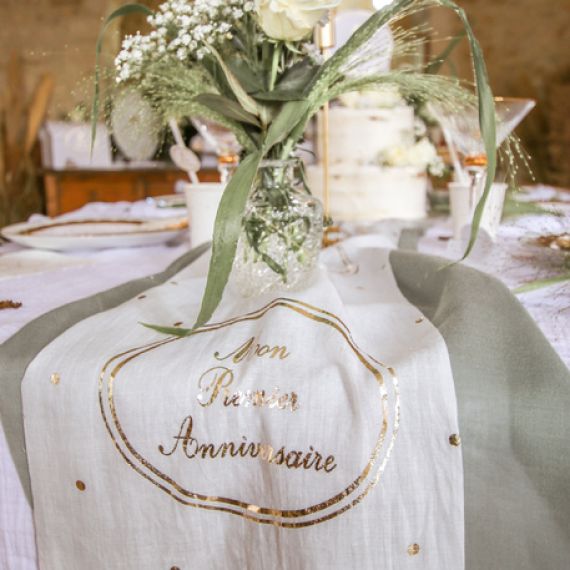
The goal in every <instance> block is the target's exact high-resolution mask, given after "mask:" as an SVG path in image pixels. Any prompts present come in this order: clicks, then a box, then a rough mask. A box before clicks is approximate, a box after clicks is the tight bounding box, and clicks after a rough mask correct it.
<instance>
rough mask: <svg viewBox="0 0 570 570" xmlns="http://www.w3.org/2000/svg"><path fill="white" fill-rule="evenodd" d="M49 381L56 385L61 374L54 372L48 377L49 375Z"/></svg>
mask: <svg viewBox="0 0 570 570" xmlns="http://www.w3.org/2000/svg"><path fill="white" fill-rule="evenodd" d="M49 381H50V382H51V383H52V384H53V385H54V386H57V385H58V384H59V383H60V381H61V376H60V375H59V374H58V373H57V372H54V373H53V374H52V375H51V376H50V377H49Z"/></svg>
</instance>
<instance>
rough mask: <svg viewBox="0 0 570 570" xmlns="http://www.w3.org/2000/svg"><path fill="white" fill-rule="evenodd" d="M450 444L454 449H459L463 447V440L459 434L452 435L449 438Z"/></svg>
mask: <svg viewBox="0 0 570 570" xmlns="http://www.w3.org/2000/svg"><path fill="white" fill-rule="evenodd" d="M449 444H450V445H453V447H459V446H460V445H461V438H460V437H459V435H458V434H456V433H452V434H451V435H450V436H449Z"/></svg>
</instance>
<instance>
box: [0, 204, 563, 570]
mask: <svg viewBox="0 0 570 570" xmlns="http://www.w3.org/2000/svg"><path fill="white" fill-rule="evenodd" d="M560 208H561V209H563V210H564V211H565V213H566V215H565V217H561V218H553V217H542V216H525V217H521V218H515V219H512V220H510V221H507V222H506V223H505V224H503V226H502V227H501V229H500V231H499V235H498V239H497V243H496V244H490V243H486V244H485V242H484V240H483V241H482V242H481V244H480V245H479V246H478V248H477V250H476V251H475V252H474V254H473V256H472V257H471V258H470V259H469V260H468V262H467V263H468V264H470V265H472V266H474V267H476V268H479V269H482V270H484V271H487V272H489V273H491V274H493V275H495V276H497V277H498V278H499V279H501V280H502V281H503V282H504V283H505V284H506V285H507V286H508V287H510V288H513V287H516V286H519V285H521V284H523V283H525V282H527V281H529V280H533V279H537V278H543V277H546V276H548V275H553V274H555V273H556V271H557V269H556V267H553V264H554V261H553V259H554V258H553V257H552V255H550V254H549V252H544V254H543V253H542V252H540V251H537V250H536V249H530V248H529V247H528V246H527V244H526V242H525V241H524V240H525V239H526V238H527V237H528V236H529V235H533V234H534V235H539V234H541V233H560V232H562V231H568V225H569V220H570V205H561V206H560ZM179 212H180V211H179V210H174V211H166V210H158V209H156V208H155V207H154V206H152V205H149V204H146V203H136V204H128V203H118V204H91V205H88V206H86V207H85V208H83V209H82V210H80V211H78V212H75V213H72V214H68V215H67V216H66V217H68V218H81V217H90V216H95V217H97V218H101V217H104V216H108V217H110V218H113V217H115V218H116V217H121V218H124V217H126V216H133V217H141V216H156V215H160V216H167V215H179ZM428 226H429V227H428V229H427V231H426V232H425V234H424V236H423V237H422V238H421V239H420V241H419V244H418V248H419V251H421V252H424V253H428V254H433V255H440V256H444V257H448V258H450V259H457V258H458V254H459V252H460V248H461V244H457V243H455V242H453V241H451V240H448V239H447V238H448V237H449V236H450V233H451V232H450V226H449V223H448V222H447V220H445V219H444V218H436V219H434V220H431V221H430V222H429V224H428ZM395 228H396V229H395ZM400 229H401V224H400V226H398V225H395V224H393V223H380V224H376V225H375V226H374V231H377V232H380V233H382V234H384V236H385V237H386V241H387V243H388V244H392V246H393V247H397V244H398V241H399V237H400ZM442 238H444V239H442ZM189 248H190V243H189V241H188V240H187V239H186V238H185V236H184V239H180V240H179V241H178V242H177V243H174V244H168V245H164V246H158V247H147V248H137V249H128V250H127V249H123V250H106V251H100V252H80V253H77V254H74V255H69V254H68V255H64V254H52V253H41V252H30V251H27V250H23V249H21V248H18V247H17V246H14V245H11V244H3V245H2V246H0V299H12V300H14V301H17V302H21V303H22V307H21V308H20V309H8V310H3V311H2V312H0V317H1V318H0V342H3V341H4V340H6V339H7V338H9V337H10V336H11V335H12V334H14V333H15V332H16V331H18V330H19V329H20V328H21V327H23V326H24V325H25V324H26V323H28V322H30V321H31V320H33V319H34V318H36V317H38V316H40V315H41V314H43V313H46V312H47V311H49V310H51V309H55V308H57V307H59V306H62V305H64V304H66V303H68V302H71V301H74V300H77V299H81V298H84V297H87V296H90V295H92V294H95V293H97V292H99V291H103V290H105V289H108V288H111V287H113V286H116V285H119V284H121V283H124V282H126V281H129V280H131V279H135V278H138V277H142V276H145V275H149V274H152V273H156V272H159V271H161V270H163V269H164V268H165V267H167V266H168V265H169V264H170V263H171V262H172V261H174V260H175V259H176V258H178V257H179V256H180V255H182V254H183V253H184V252H186V251H188V249H189ZM18 260H20V261H21V263H20V265H19V266H18V264H17V263H16V262H17V261H18ZM519 298H520V300H521V302H522V304H523V305H524V306H525V307H526V308H527V310H528V311H529V312H530V314H531V315H532V316H533V317H534V318H535V320H536V321H537V323H538V324H539V326H540V327H541V329H542V330H543V332H544V334H545V335H546V337H547V338H548V339H549V340H550V342H551V344H552V345H553V346H554V348H555V349H556V350H557V352H558V354H559V355H560V356H561V358H562V359H563V360H564V361H565V362H566V364H567V365H570V342H569V340H570V339H569V333H568V331H569V330H570V326H569V325H570V283H564V284H559V285H556V286H551V287H548V288H544V289H539V290H537V291H534V292H532V293H526V294H524V295H520V296H519ZM8 457H9V452H8V450H7V448H6V442H5V440H4V435H3V433H1V432H0V458H8ZM0 473H1V476H0V504H1V505H2V509H0V567H10V568H12V567H14V568H22V569H26V570H32V569H33V568H35V544H34V541H33V524H32V517H31V509H30V507H29V506H28V504H27V503H26V502H25V501H24V500H23V498H22V496H21V490H20V489H19V480H18V478H17V475H16V472H15V470H14V467H13V464H11V462H10V463H6V462H5V461H2V465H1V469H0ZM16 499H18V500H16ZM15 560H17V561H18V563H17V566H13V564H15V562H14V561H15ZM10 564H12V566H10Z"/></svg>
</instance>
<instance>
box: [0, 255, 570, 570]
mask: <svg viewBox="0 0 570 570" xmlns="http://www.w3.org/2000/svg"><path fill="white" fill-rule="evenodd" d="M207 247H208V246H207V245H206V246H203V247H201V248H198V249H196V250H193V251H191V252H189V253H188V254H187V255H185V256H183V257H182V258H180V259H179V260H178V261H177V262H175V263H174V264H173V265H171V266H170V267H169V268H168V269H167V270H166V271H165V272H164V273H162V274H159V275H155V276H152V277H148V278H144V279H140V280H137V281H133V282H130V283H128V284H125V285H123V286H120V287H117V288H115V289H112V290H110V291H107V292H105V293H101V294H98V295H95V296H93V297H90V298H88V299H85V300H82V301H78V302H76V303H72V304H70V305H67V306H65V307H62V308H60V309H57V310H55V311H52V312H51V313H48V314H47V315H44V316H42V317H41V318H39V319H37V320H36V321H34V322H32V323H30V324H29V325H27V326H26V327H25V328H24V329H22V330H21V331H20V332H19V333H17V334H16V335H15V336H14V337H12V338H11V339H9V340H8V341H7V342H6V343H4V344H3V345H1V346H0V369H1V370H2V376H1V386H0V417H1V420H2V422H3V427H4V431H5V434H6V438H7V440H8V443H9V446H10V449H11V451H12V454H13V458H14V461H15V463H16V466H17V468H18V472H19V475H20V478H21V480H22V484H23V486H24V489H25V490H26V494H27V496H28V498H29V499H30V496H31V495H30V483H29V475H28V471H27V462H26V456H25V449H24V435H23V423H22V417H21V394H20V382H21V379H22V377H23V375H24V372H25V370H26V368H27V366H28V364H29V363H30V362H31V361H32V360H33V358H34V357H35V356H36V354H37V353H38V352H39V351H40V350H42V348H44V347H45V346H46V345H47V344H49V343H50V342H51V341H52V340H53V339H55V338H56V337H57V336H59V334H61V333H62V332H63V331H64V330H66V329H67V328H69V327H70V326H72V325H73V324H75V323H77V322H79V321H80V320H82V319H84V318H86V317H88V316H90V315H92V314H95V313H97V312H100V311H104V310H107V309H110V308H112V307H115V306H117V305H119V304H120V303H122V302H124V301H126V300H128V299H129V298H132V297H134V296H135V295H137V294H140V293H141V292H142V291H144V290H146V289H148V288H150V287H153V286H155V285H158V284H160V283H162V282H163V281H165V280H167V279H168V278H169V277H170V276H171V275H173V274H175V273H176V272H178V271H180V270H181V269H182V268H183V267H185V266H186V265H188V264H190V263H191V262H192V261H194V260H195V259H197V258H198V257H199V256H200V255H201V254H202V253H203V252H204V251H206V249H207ZM390 260H391V264H392V269H393V273H394V275H395V277H396V280H397V282H398V286H399V288H400V289H401V291H402V293H403V294H404V295H405V296H406V297H407V299H408V300H409V301H410V302H411V303H413V304H414V305H416V306H417V307H418V308H419V309H420V310H421V311H422V312H423V313H424V314H425V315H426V317H427V318H429V319H430V320H431V322H432V323H433V324H434V325H435V326H436V327H437V328H438V329H439V331H440V332H441V334H442V336H443V337H444V339H445V341H446V344H447V347H448V350H449V354H450V358H451V365H452V368H453V374H454V380H455V385H456V392H457V398H458V406H459V418H460V424H461V430H462V433H461V437H462V441H463V444H462V446H463V457H464V470H465V502H466V504H465V513H466V515H465V516H466V560H467V564H466V567H467V568H468V569H469V570H488V569H490V568H497V569H498V568H500V569H501V570H510V569H513V570H514V569H517V570H520V569H528V570H530V569H535V568H541V569H552V570H559V569H561V568H565V567H567V554H566V550H567V547H568V545H569V544H570V493H569V492H568V491H569V489H570V453H569V451H570V449H569V448H570V446H569V445H568V434H570V414H569V413H568V410H569V409H570V373H569V371H568V369H567V368H566V367H565V365H564V364H563V363H562V362H561V360H560V359H559V358H558V356H557V355H556V353H555V352H554V350H553V349H552V347H551V346H550V345H549V343H548V341H547V340H546V339H545V338H544V337H543V335H542V333H541V332H540V331H539V329H538V328H537V326H536V325H535V323H534V322H533V320H532V319H531V318H530V316H529V315H528V314H527V313H526V311H525V310H524V309H523V308H522V307H521V305H520V304H519V303H518V301H517V300H516V299H515V298H514V297H513V296H512V294H511V293H510V292H509V291H508V290H507V289H506V288H505V287H504V286H503V285H502V284H501V283H500V282H498V281H497V280H495V279H494V278H491V277H489V276H488V275H485V274H483V273H480V272H478V271H475V270H473V269H469V268H467V267H465V266H461V265H455V266H451V267H446V268H445V269H442V267H443V266H445V264H446V263H447V262H445V261H443V260H438V259H436V258H430V257H427V256H424V255H420V254H417V253H414V252H407V251H393V252H392V253H391V256H390ZM426 381H429V378H426Z"/></svg>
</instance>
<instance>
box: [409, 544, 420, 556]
mask: <svg viewBox="0 0 570 570" xmlns="http://www.w3.org/2000/svg"><path fill="white" fill-rule="evenodd" d="M419 553H420V545H419V544H416V543H414V544H410V546H408V554H409V555H410V556H417V555H418V554H419Z"/></svg>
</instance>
